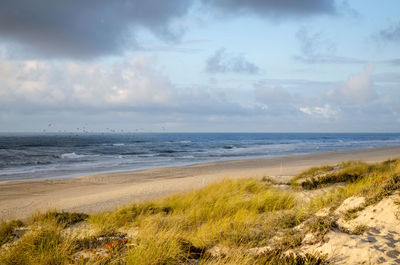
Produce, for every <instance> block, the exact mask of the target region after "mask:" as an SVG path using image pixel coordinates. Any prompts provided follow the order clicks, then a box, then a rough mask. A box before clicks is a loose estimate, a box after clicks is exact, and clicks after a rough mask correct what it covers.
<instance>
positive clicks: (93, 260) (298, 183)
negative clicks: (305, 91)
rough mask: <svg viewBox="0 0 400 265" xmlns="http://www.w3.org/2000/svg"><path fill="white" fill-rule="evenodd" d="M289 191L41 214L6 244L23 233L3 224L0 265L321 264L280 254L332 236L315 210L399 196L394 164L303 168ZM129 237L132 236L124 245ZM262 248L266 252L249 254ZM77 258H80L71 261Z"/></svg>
mask: <svg viewBox="0 0 400 265" xmlns="http://www.w3.org/2000/svg"><path fill="white" fill-rule="evenodd" d="M304 183H307V184H304ZM290 187H291V188H290V189H289V190H287V191H282V190H279V189H277V188H275V187H274V186H273V185H272V184H270V183H267V182H265V181H262V180H256V179H241V180H229V179H227V180H224V181H221V182H219V183H215V184H212V185H209V186H207V187H205V188H203V189H201V190H196V191H191V192H187V193H184V194H177V195H173V196H169V197H166V198H163V199H160V200H155V201H149V202H143V203H135V204H131V205H128V206H126V207H122V208H120V209H117V210H115V211H111V212H103V213H99V214H94V215H90V216H88V215H85V214H79V213H67V212H56V211H49V212H47V213H44V214H36V215H34V216H33V217H32V218H31V219H30V220H28V221H27V223H26V225H28V226H29V227H30V229H31V230H32V231H31V232H28V233H26V234H25V235H24V236H22V237H21V238H14V240H13V231H14V230H15V229H16V228H17V227H20V226H23V225H24V224H23V223H22V222H20V221H11V222H2V223H1V225H0V242H1V244H4V243H7V242H10V241H13V242H12V243H11V244H8V246H7V247H1V248H0V264H154V265H156V264H323V262H324V259H325V257H322V256H319V255H318V254H315V255H311V254H307V255H294V254H287V253H286V251H287V250H293V249H296V248H297V247H299V246H301V244H302V240H303V237H304V235H305V233H310V232H311V233H313V234H315V235H316V236H317V237H318V236H320V237H321V238H322V236H323V235H324V234H325V233H327V232H328V231H329V230H330V229H332V228H334V227H335V225H336V224H335V219H334V218H332V217H331V216H326V217H317V216H314V213H315V212H316V211H318V210H319V209H321V208H325V207H327V208H329V209H330V210H331V211H333V210H334V209H336V207H338V206H339V205H340V204H341V202H343V200H345V199H346V198H348V197H350V196H355V195H356V196H363V197H365V198H366V203H365V205H364V206H363V207H366V206H367V205H369V204H373V203H376V202H377V201H379V200H381V199H382V198H384V197H385V196H388V195H390V194H392V193H393V192H394V191H396V190H399V189H400V160H388V161H385V162H383V163H377V164H366V163H363V162H359V161H351V162H345V163H341V164H338V165H335V166H323V167H317V168H312V169H310V170H307V171H305V172H303V173H302V174H300V175H299V176H297V177H295V178H294V179H293V180H292V181H291V182H290ZM325 187H332V188H331V189H330V190H329V191H327V192H325V193H322V194H319V195H316V196H315V197H313V198H311V199H309V200H307V201H304V199H302V198H301V197H300V196H298V193H299V192H300V193H304V192H307V191H308V190H317V189H321V188H325ZM310 194H311V193H310ZM347 214H348V215H349V218H350V217H351V215H352V213H347ZM82 222H85V224H86V226H87V228H86V229H90V230H93V233H92V235H91V236H85V237H83V238H76V237H73V236H71V235H69V234H68V233H65V232H63V231H65V230H66V229H67V228H68V229H70V228H71V226H73V225H75V224H77V223H82ZM299 224H301V225H302V228H301V229H300V230H299V229H298V228H297V226H298V225H299ZM363 229H364V228H363V227H360V229H358V230H359V231H357V232H360V233H361V232H362V231H363ZM129 230H134V231H136V234H135V235H134V236H133V237H130V238H128V237H127V235H126V234H127V233H128V232H127V231H129ZM4 245H6V244H4ZM265 246H268V247H269V248H270V250H268V251H264V252H262V253H261V254H256V255H255V254H254V253H253V252H251V249H257V248H259V247H265ZM99 251H100V252H101V251H103V252H102V253H103V254H96V253H99ZM104 251H105V252H104ZM81 252H82V253H86V254H85V255H87V257H86V256H80V257H78V258H76V257H77V256H76V255H77V253H81ZM104 253H106V254H104ZM215 253H216V254H215Z"/></svg>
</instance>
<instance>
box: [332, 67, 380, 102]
mask: <svg viewBox="0 0 400 265" xmlns="http://www.w3.org/2000/svg"><path fill="white" fill-rule="evenodd" d="M373 71H374V64H373V63H367V64H366V65H365V66H364V70H363V71H362V72H361V73H359V74H355V75H351V76H350V77H349V78H348V79H347V81H346V82H345V83H344V84H343V85H342V86H340V87H338V88H334V89H331V90H330V91H329V92H328V95H329V96H330V97H332V98H333V99H335V100H337V101H339V102H347V103H350V104H354V103H368V102H370V101H373V100H375V99H376V98H377V93H376V91H375V89H374V86H373V82H372V80H371V75H372V72H373Z"/></svg>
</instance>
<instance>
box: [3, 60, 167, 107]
mask: <svg viewBox="0 0 400 265" xmlns="http://www.w3.org/2000/svg"><path fill="white" fill-rule="evenodd" d="M154 64H155V62H154V58H149V57H144V56H137V57H134V58H132V59H130V60H126V61H124V62H122V63H117V64H114V65H111V66H105V65H101V64H88V63H79V62H69V63H60V64H55V63H49V62H41V61H11V60H7V59H5V58H0V84H1V86H0V95H1V96H2V97H1V99H0V102H2V103H5V102H7V101H8V102H13V101H14V102H19V104H20V105H21V106H20V107H22V108H23V107H24V104H30V105H34V106H37V107H45V106H47V107H49V106H52V107H80V106H83V107H100V108H107V107H115V106H118V107H140V106H144V105H146V104H158V105H168V104H170V103H171V102H172V98H173V97H174V88H173V85H172V84H171V82H170V80H169V79H168V78H167V77H165V76H164V75H162V74H161V73H160V72H158V71H157V70H156V69H155V68H154ZM16 108H18V107H17V106H16Z"/></svg>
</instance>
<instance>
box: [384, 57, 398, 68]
mask: <svg viewBox="0 0 400 265" xmlns="http://www.w3.org/2000/svg"><path fill="white" fill-rule="evenodd" d="M379 63H384V64H389V65H394V66H398V65H400V58H396V59H390V60H384V61H380V62H379Z"/></svg>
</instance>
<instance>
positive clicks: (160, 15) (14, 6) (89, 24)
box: [0, 0, 192, 58]
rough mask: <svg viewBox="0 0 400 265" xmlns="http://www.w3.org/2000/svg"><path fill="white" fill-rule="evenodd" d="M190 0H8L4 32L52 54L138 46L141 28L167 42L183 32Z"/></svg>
mask: <svg viewBox="0 0 400 265" xmlns="http://www.w3.org/2000/svg"><path fill="white" fill-rule="evenodd" d="M191 4H192V1H190V0H173V1H157V0H148V1H141V0H131V1H125V0H115V1H108V0H87V1H80V0H69V1H53V0H37V1H30V0H21V1H13V0H4V1H1V2H0V36H1V40H2V41H3V42H13V43H15V44H18V45H19V46H20V48H21V49H23V50H28V51H34V52H38V53H40V54H43V55H46V56H50V57H74V58H92V57H97V56H102V55H109V54H118V53H121V52H122V51H123V50H125V49H126V48H128V47H132V46H133V47H135V46H137V43H136V41H135V37H136V30H137V29H138V28H145V29H147V30H149V31H151V32H152V33H154V34H155V35H156V36H158V37H159V38H161V39H164V40H173V39H175V38H176V37H177V36H178V35H179V30H178V31H177V30H176V29H174V28H173V22H174V20H176V19H177V18H180V17H182V16H184V15H185V14H186V13H187V11H188V9H189V8H190V6H191Z"/></svg>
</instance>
